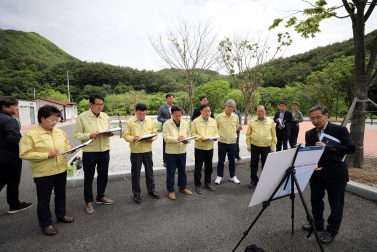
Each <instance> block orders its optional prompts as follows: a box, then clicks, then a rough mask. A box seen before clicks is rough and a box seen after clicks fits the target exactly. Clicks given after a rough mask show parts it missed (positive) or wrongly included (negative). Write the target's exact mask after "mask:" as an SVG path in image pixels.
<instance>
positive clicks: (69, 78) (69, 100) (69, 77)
mask: <svg viewBox="0 0 377 252" xmlns="http://www.w3.org/2000/svg"><path fill="white" fill-rule="evenodd" d="M69 80H73V76H69V74H68V70H67V88H68V102H71V94H70V92H69Z"/></svg>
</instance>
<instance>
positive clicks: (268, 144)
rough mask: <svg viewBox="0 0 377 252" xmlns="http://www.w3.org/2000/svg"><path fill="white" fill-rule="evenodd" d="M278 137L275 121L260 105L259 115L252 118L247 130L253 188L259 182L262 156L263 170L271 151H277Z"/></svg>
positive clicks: (250, 185)
mask: <svg viewBox="0 0 377 252" xmlns="http://www.w3.org/2000/svg"><path fill="white" fill-rule="evenodd" d="M276 143H277V139H276V131H275V123H274V121H273V120H272V119H270V118H267V117H266V109H265V108H264V106H263V105H258V107H257V116H256V117H255V118H253V119H251V120H250V122H249V125H248V127H247V132H246V145H247V150H248V151H250V152H251V159H250V171H251V175H250V177H251V182H250V184H249V188H250V189H253V188H254V187H256V186H257V184H258V181H259V179H258V175H257V172H258V163H259V156H261V161H262V170H263V167H264V164H265V162H266V159H267V155H268V153H270V152H274V151H275V147H276Z"/></svg>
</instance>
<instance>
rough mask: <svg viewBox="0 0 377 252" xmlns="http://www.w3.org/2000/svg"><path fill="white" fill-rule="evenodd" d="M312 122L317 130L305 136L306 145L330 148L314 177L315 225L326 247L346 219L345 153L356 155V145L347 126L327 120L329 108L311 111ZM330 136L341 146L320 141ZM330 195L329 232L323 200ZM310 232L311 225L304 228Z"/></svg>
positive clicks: (313, 209)
mask: <svg viewBox="0 0 377 252" xmlns="http://www.w3.org/2000/svg"><path fill="white" fill-rule="evenodd" d="M309 116H310V121H311V122H312V123H313V125H314V127H315V128H313V129H311V130H309V131H307V132H306V134H305V145H306V146H326V147H325V150H324V152H323V155H322V157H321V158H320V160H319V162H318V166H317V168H316V169H315V171H314V172H313V174H312V176H311V178H310V191H311V195H310V198H311V205H312V214H313V218H314V223H313V225H314V226H315V228H316V230H318V231H324V232H323V233H322V235H321V236H320V241H321V242H322V243H324V244H328V243H331V242H332V241H333V240H334V237H335V236H336V235H337V234H338V232H339V228H340V223H341V222H342V217H343V207H344V194H345V190H346V185H347V182H348V170H347V165H346V163H345V162H344V157H345V154H352V153H354V152H355V150H356V146H355V144H354V142H353V141H352V139H351V136H350V134H349V132H348V130H347V128H346V127H344V126H339V125H336V124H332V123H330V122H328V121H327V118H328V112H327V108H326V107H325V106H322V105H317V106H314V107H312V108H311V109H310V110H309ZM324 134H327V135H330V136H332V137H334V138H336V139H338V140H339V141H340V143H338V144H330V143H328V144H327V145H326V144H325V143H323V142H320V141H319V139H320V136H321V135H322V136H325V135H324ZM325 191H326V192H327V196H328V200H329V204H330V209H331V214H330V216H329V218H328V219H327V223H328V225H327V227H326V229H325V227H324V223H325V220H324V218H323V211H324V209H325V205H324V202H323V198H324V196H325ZM302 228H303V229H304V230H306V231H310V230H311V225H310V224H306V225H303V226H302Z"/></svg>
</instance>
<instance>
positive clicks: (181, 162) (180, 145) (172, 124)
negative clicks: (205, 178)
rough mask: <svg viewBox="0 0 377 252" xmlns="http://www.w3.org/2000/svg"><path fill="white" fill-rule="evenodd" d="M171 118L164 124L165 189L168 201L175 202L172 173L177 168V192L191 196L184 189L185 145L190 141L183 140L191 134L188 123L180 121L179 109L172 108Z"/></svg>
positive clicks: (180, 111)
mask: <svg viewBox="0 0 377 252" xmlns="http://www.w3.org/2000/svg"><path fill="white" fill-rule="evenodd" d="M171 117H172V118H171V119H169V120H167V121H166V122H165V123H164V126H163V134H164V140H165V142H166V148H165V152H166V161H167V162H166V188H167V189H168V192H169V194H168V196H169V199H171V200H175V193H174V191H175V190H174V173H175V169H176V168H178V188H179V191H180V192H182V193H184V194H186V195H191V194H192V192H191V191H190V190H189V189H187V188H186V185H187V176H186V145H187V144H188V143H190V140H184V139H186V138H187V137H190V136H191V132H190V127H189V124H188V122H186V121H184V120H181V117H182V108H181V107H179V106H172V107H171Z"/></svg>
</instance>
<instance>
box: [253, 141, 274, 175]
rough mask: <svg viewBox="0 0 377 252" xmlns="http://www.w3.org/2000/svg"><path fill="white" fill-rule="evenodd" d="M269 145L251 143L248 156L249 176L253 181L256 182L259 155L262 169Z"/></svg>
mask: <svg viewBox="0 0 377 252" xmlns="http://www.w3.org/2000/svg"><path fill="white" fill-rule="evenodd" d="M270 150H271V147H270V146H267V147H260V146H256V145H253V144H252V145H251V157H250V178H251V180H253V181H256V182H258V181H259V178H258V175H257V173H258V164H259V156H261V161H262V170H263V167H264V164H265V163H266V159H267V156H268V153H270Z"/></svg>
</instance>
